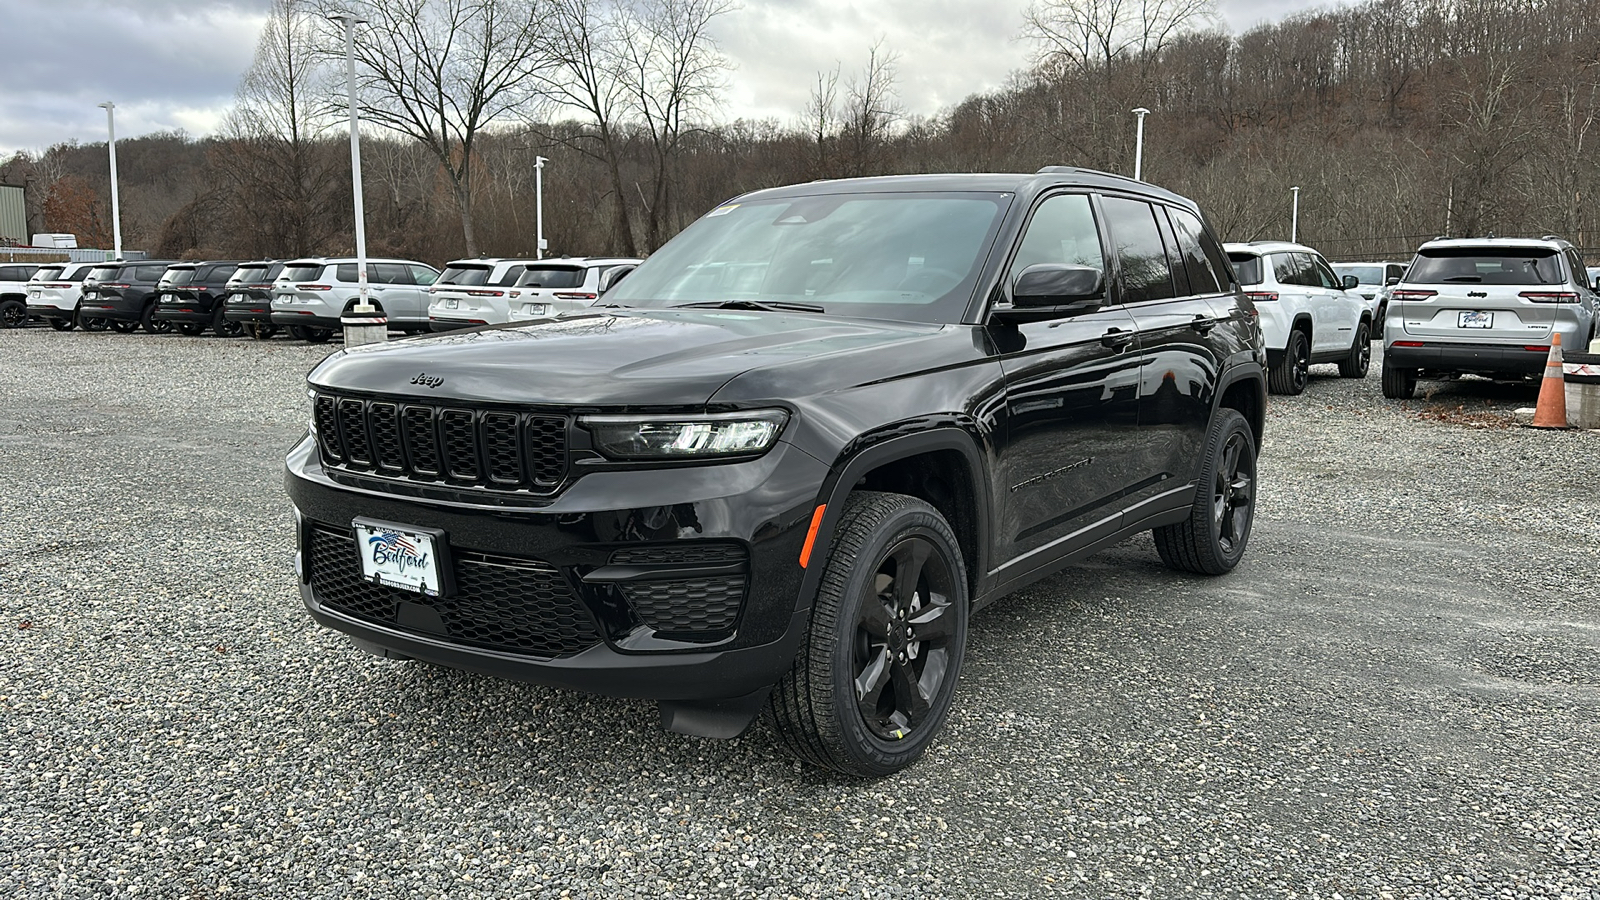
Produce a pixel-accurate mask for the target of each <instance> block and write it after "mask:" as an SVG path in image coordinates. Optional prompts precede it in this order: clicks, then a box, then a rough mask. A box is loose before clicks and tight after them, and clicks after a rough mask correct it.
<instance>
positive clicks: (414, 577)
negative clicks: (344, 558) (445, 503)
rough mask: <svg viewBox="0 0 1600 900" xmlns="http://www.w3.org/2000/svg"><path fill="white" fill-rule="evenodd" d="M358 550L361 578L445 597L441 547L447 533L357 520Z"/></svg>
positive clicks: (431, 595) (432, 595)
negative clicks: (440, 558) (441, 575)
mask: <svg viewBox="0 0 1600 900" xmlns="http://www.w3.org/2000/svg"><path fill="white" fill-rule="evenodd" d="M351 524H352V525H354V526H355V532H356V550H357V553H358V554H359V555H360V556H361V577H363V578H365V579H366V580H367V581H372V582H376V583H378V584H381V585H385V586H386V587H392V588H399V589H401V590H405V591H415V592H416V593H419V594H426V595H427V596H429V597H439V596H443V595H444V593H445V586H444V583H443V581H442V580H441V579H440V577H439V573H440V572H441V571H443V567H441V566H440V565H439V548H440V547H441V546H442V545H443V544H444V541H443V538H444V532H442V531H439V530H437V529H432V528H417V527H415V526H410V525H397V524H394V523H392V522H377V521H373V520H370V519H356V520H355V521H354V522H352V523H351Z"/></svg>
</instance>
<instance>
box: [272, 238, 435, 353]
mask: <svg viewBox="0 0 1600 900" xmlns="http://www.w3.org/2000/svg"><path fill="white" fill-rule="evenodd" d="M356 276H357V272H356V261H355V260H354V259H352V258H350V257H342V258H339V259H327V258H324V257H308V258H305V259H295V260H290V261H288V262H286V263H284V264H283V271H281V272H279V273H278V278H277V280H276V281H274V282H273V283H272V324H273V325H275V326H278V327H282V328H288V329H289V334H290V335H291V336H293V337H296V338H300V339H301V340H306V341H311V342H313V343H321V342H323V341H326V340H327V339H328V338H329V337H332V336H333V333H334V332H335V331H338V330H339V327H340V324H339V320H340V318H341V317H342V316H343V315H344V314H345V312H346V311H348V310H349V309H350V307H352V306H354V305H355V304H356V302H357V301H358V299H359V294H360V290H359V285H358V283H357V277H356ZM438 277H439V270H438V269H435V268H434V267H433V266H430V265H427V264H425V263H420V262H416V261H415V260H409V259H369V260H367V294H368V297H369V298H370V299H371V301H372V304H373V305H374V306H376V307H377V308H378V309H379V310H380V311H381V312H382V313H383V314H384V316H385V317H386V318H387V319H388V320H389V330H390V331H405V332H412V333H415V332H421V331H427V330H428V287H429V286H430V285H432V284H433V282H434V281H435V280H436V279H438Z"/></svg>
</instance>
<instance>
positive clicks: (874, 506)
mask: <svg viewBox="0 0 1600 900" xmlns="http://www.w3.org/2000/svg"><path fill="white" fill-rule="evenodd" d="M811 565H826V568H825V569H824V570H823V575H822V583H821V585H820V586H819V587H818V590H817V598H816V601H815V603H814V604H813V605H812V610H811V627H810V630H809V632H808V634H807V637H806V641H805V643H804V644H803V645H802V647H801V649H800V652H799V653H798V654H796V656H795V660H794V663H793V665H792V667H791V668H790V670H789V672H788V674H786V675H784V677H783V678H782V679H781V680H780V681H779V682H778V684H777V686H776V687H774V688H773V692H772V695H771V697H770V699H769V701H768V704H767V711H766V715H767V720H768V722H769V723H771V725H772V727H773V729H774V730H775V731H776V732H777V734H778V737H779V739H780V741H781V742H782V743H783V744H784V745H785V746H786V747H787V748H788V749H789V751H790V752H791V753H793V754H794V755H795V756H797V757H799V758H801V759H803V760H806V761H808V762H811V763H814V764H816V765H820V766H824V767H827V768H831V769H834V770H836V771H839V772H844V773H846V774H850V775H858V776H867V777H877V776H883V775H888V774H890V773H892V772H896V771H898V770H900V769H902V768H905V767H906V766H908V765H910V764H911V763H913V762H915V761H916V760H917V758H918V757H920V756H921V755H922V753H923V751H924V750H926V749H927V747H928V745H929V744H930V743H931V742H932V741H933V738H934V736H935V735H936V734H937V733H938V731H939V729H940V727H941V726H942V725H943V724H944V720H945V717H946V715H947V714H948V713H949V710H950V705H951V703H952V700H953V698H954V694H955V686H956V681H957V678H958V676H959V674H960V670H961V659H962V654H963V652H964V650H965V647H966V639H967V611H968V596H967V575H966V567H965V563H964V561H963V559H962V556H961V550H960V546H959V545H958V544H957V542H956V539H955V534H954V532H952V531H951V530H950V526H949V524H948V523H947V522H946V521H945V519H944V517H943V516H942V515H940V514H939V512H938V510H936V509H934V508H933V507H932V506H930V505H928V504H927V503H926V502H924V501H922V500H919V499H917V498H915V497H909V496H906V495H904V494H883V493H876V492H868V491H858V492H856V493H853V494H851V495H850V497H849V498H848V499H847V500H846V501H845V508H844V512H843V513H842V514H841V515H840V518H839V523H838V525H837V527H836V529H835V531H834V539H833V541H832V543H831V546H830V547H829V549H828V550H827V557H826V559H825V560H824V559H820V558H818V557H817V556H813V557H812V559H811Z"/></svg>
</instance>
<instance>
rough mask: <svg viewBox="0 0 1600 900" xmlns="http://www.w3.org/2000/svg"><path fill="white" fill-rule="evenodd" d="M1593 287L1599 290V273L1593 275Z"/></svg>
mask: <svg viewBox="0 0 1600 900" xmlns="http://www.w3.org/2000/svg"><path fill="white" fill-rule="evenodd" d="M1594 289H1595V290H1597V291H1600V275H1596V276H1595V277H1594Z"/></svg>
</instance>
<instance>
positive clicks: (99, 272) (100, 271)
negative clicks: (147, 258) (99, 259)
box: [89, 266, 122, 281]
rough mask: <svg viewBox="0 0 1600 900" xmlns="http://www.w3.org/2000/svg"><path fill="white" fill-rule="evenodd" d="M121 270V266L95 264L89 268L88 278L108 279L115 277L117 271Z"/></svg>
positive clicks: (92, 279) (96, 279) (93, 279)
mask: <svg viewBox="0 0 1600 900" xmlns="http://www.w3.org/2000/svg"><path fill="white" fill-rule="evenodd" d="M121 270H122V267H121V266H95V267H94V268H93V269H91V270H89V271H90V272H91V275H90V276H89V280H90V281H110V280H111V279H113V278H116V277H117V272H119V271H121Z"/></svg>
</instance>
